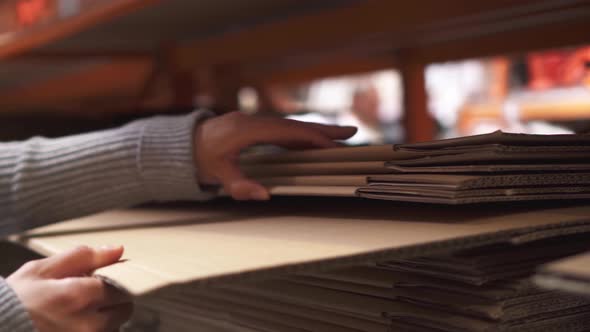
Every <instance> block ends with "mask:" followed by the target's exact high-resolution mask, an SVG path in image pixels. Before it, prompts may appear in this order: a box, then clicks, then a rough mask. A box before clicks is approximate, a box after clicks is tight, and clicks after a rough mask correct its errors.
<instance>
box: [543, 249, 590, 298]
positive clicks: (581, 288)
mask: <svg viewBox="0 0 590 332" xmlns="http://www.w3.org/2000/svg"><path fill="white" fill-rule="evenodd" d="M534 281H535V283H536V284H537V285H539V286H541V287H544V288H547V289H556V290H560V291H564V292H569V293H574V294H577V295H582V296H585V297H590V253H589V252H586V253H583V254H579V255H575V256H571V257H568V258H564V259H561V260H557V261H555V262H552V263H549V264H546V265H544V266H542V267H541V268H540V269H539V271H538V273H537V274H536V275H535V276H534Z"/></svg>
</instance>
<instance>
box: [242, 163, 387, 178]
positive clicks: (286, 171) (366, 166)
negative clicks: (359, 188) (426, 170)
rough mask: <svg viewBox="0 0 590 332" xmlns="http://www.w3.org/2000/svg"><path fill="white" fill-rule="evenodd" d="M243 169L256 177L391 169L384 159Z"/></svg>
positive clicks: (355, 172)
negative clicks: (387, 166) (386, 165)
mask: <svg viewBox="0 0 590 332" xmlns="http://www.w3.org/2000/svg"><path fill="white" fill-rule="evenodd" d="M241 169H242V171H243V172H244V173H245V174H246V175H248V176H250V177H255V178H264V177H275V176H290V175H354V174H361V175H362V174H384V173H390V172H391V171H390V170H388V169H387V168H386V167H385V163H384V162H383V161H351V162H347V161H340V162H328V163H319V162H313V163H284V164H255V165H243V166H241Z"/></svg>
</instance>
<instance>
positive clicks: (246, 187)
mask: <svg viewBox="0 0 590 332" xmlns="http://www.w3.org/2000/svg"><path fill="white" fill-rule="evenodd" d="M217 177H218V178H219V181H221V183H222V184H223V189H224V190H225V192H226V193H228V194H230V195H231V196H232V197H233V198H234V199H235V200H239V201H243V200H259V201H265V200H268V199H270V196H269V194H268V190H266V188H265V187H264V186H262V185H261V184H260V183H257V182H256V181H252V180H250V179H248V178H246V177H245V176H244V175H243V174H242V172H241V171H240V169H239V167H238V166H237V164H236V163H235V162H234V161H231V160H225V161H224V162H223V164H222V165H220V167H219V168H218V172H217Z"/></svg>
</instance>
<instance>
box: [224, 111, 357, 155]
mask: <svg viewBox="0 0 590 332" xmlns="http://www.w3.org/2000/svg"><path fill="white" fill-rule="evenodd" d="M250 127H251V128H249V130H248V131H247V132H244V134H243V136H242V137H240V140H239V145H238V146H237V147H236V148H235V152H239V151H240V150H242V149H243V148H245V147H248V146H251V145H254V144H260V143H267V144H274V145H279V146H283V147H286V148H333V147H338V146H339V144H338V143H337V142H334V140H335V139H346V138H348V137H350V136H352V135H354V134H355V133H356V128H354V127H339V126H327V125H321V124H316V123H308V122H300V121H295V120H287V119H276V118H264V119H262V118H259V119H256V120H251V123H250Z"/></svg>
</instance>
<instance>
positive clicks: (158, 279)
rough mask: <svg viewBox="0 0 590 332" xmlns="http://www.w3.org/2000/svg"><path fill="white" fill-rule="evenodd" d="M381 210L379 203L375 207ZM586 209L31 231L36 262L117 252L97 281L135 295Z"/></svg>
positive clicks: (297, 204)
mask: <svg viewBox="0 0 590 332" xmlns="http://www.w3.org/2000/svg"><path fill="white" fill-rule="evenodd" d="M383 203H386V204H383ZM589 215H590V206H553V207H552V206H550V205H548V206H546V207H545V208H539V207H534V206H512V207H510V206H506V207H505V208H503V209H498V208H481V207H473V208H462V209H461V210H457V209H454V208H453V207H429V208H427V209H425V208H423V207H420V208H418V207H417V206H416V205H404V204H391V203H388V202H379V201H366V200H358V199H332V200H330V199H307V200H306V199H293V200H282V201H281V200H275V201H274V202H270V203H262V204H255V203H251V204H250V203H248V204H244V203H236V202H225V201H224V202H212V203H210V204H201V205H198V206H195V207H194V208H184V209H180V208H174V209H165V208H162V209H156V210H154V209H137V210H125V211H112V212H106V213H102V214H97V215H93V216H89V217H86V218H81V219H76V220H72V221H67V222H64V223H61V224H57V225H53V226H47V227H44V228H40V229H37V230H35V231H33V232H31V233H29V234H28V235H27V236H25V237H24V238H23V239H22V241H23V243H25V244H26V245H27V246H29V247H31V248H33V249H35V250H36V251H38V252H40V253H43V254H47V255H49V254H55V253H59V252H62V251H64V250H67V249H70V248H73V247H75V246H78V245H82V244H84V245H90V246H101V245H104V244H123V245H125V246H126V253H125V261H124V262H121V263H119V264H115V265H113V266H110V267H107V268H104V269H101V270H99V271H98V273H99V274H100V275H102V276H104V277H106V278H108V279H111V280H113V281H114V282H116V283H117V284H119V285H120V286H121V287H124V288H126V289H127V290H129V291H130V292H131V293H133V294H136V295H140V294H144V293H147V292H150V291H153V290H156V289H159V288H162V287H166V286H169V285H172V284H178V283H189V282H194V283H198V282H201V283H203V282H212V281H216V280H229V278H233V279H235V280H238V279H242V280H246V279H249V278H254V277H258V278H260V277H268V276H270V275H280V274H281V273H287V272H294V271H297V270H314V269H322V268H329V267H337V266H342V265H347V264H360V263H364V262H367V261H371V260H375V261H377V260H384V259H394V258H397V257H399V256H400V255H409V254H410V253H413V255H419V256H424V255H425V254H428V253H432V252H433V251H443V250H445V251H446V250H455V249H460V248H465V247H470V246H475V245H481V244H484V243H491V242H498V241H500V242H501V241H510V239H511V238H512V237H515V236H516V237H522V236H524V235H526V234H531V233H534V232H537V231H539V232H543V234H544V236H548V235H547V234H546V233H547V229H546V228H548V227H550V228H555V227H561V229H559V233H563V232H564V231H567V230H568V229H569V231H571V232H575V231H576V227H581V226H585V225H587V224H588V223H589V222H590V220H589V219H590V218H589V217H588V216H589Z"/></svg>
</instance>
